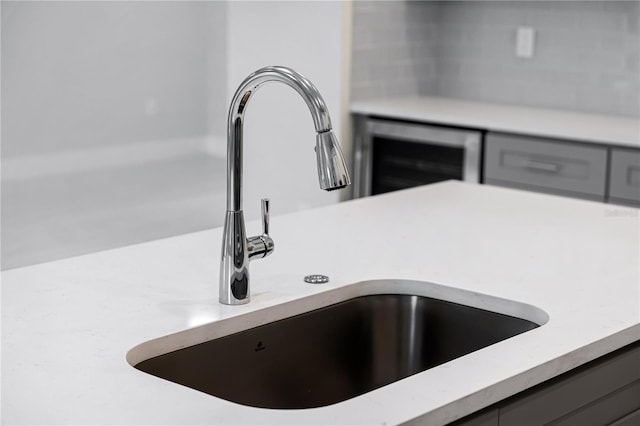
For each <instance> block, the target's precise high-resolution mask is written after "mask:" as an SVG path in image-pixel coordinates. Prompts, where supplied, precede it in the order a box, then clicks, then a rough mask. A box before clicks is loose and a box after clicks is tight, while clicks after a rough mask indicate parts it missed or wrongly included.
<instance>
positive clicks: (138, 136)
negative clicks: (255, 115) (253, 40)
mask: <svg viewBox="0 0 640 426" xmlns="http://www.w3.org/2000/svg"><path fill="white" fill-rule="evenodd" d="M1 7H2V106H3V108H2V124H3V125H2V154H3V158H5V159H6V158H7V157H23V156H32V155H45V154H49V153H59V152H65V151H73V150H86V149H94V148H101V147H104V146H113V145H126V144H130V143H132V142H141V141H156V140H162V139H184V138H189V137H193V136H203V135H205V134H206V133H207V132H208V130H209V129H210V128H211V127H212V126H213V127H216V126H217V127H220V126H219V125H216V124H215V123H214V124H213V125H212V124H211V123H210V122H209V121H208V120H209V117H208V114H207V96H212V93H219V94H222V95H219V97H224V93H225V92H226V81H224V76H225V72H226V69H225V67H224V59H225V58H224V51H222V52H216V50H215V49H221V48H222V47H224V43H223V42H220V39H219V38H220V37H224V27H223V28H222V33H220V32H219V31H218V32H217V33H216V30H218V29H220V28H219V27H220V25H219V24H220V23H224V21H225V17H226V16H225V13H224V9H225V5H224V3H211V4H208V3H201V2H7V1H3V2H2V6H1ZM216 37H218V39H216ZM216 42H218V44H219V45H220V46H217V45H216ZM220 53H221V54H222V55H220ZM207 55H210V56H207ZM208 57H209V58H210V60H209V62H207V58H208ZM216 69H219V71H218V72H217V75H218V76H220V75H221V76H222V78H216V79H212V78H211V77H210V76H211V75H212V74H213V75H216V73H215V72H212V70H213V71H215V70H216ZM216 84H217V85H218V86H215V85H216ZM220 102H223V101H222V99H221V100H220Z"/></svg>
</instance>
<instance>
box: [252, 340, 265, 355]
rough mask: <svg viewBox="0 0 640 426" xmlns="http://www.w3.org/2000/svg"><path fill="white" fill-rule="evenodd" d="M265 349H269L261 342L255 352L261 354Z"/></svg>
mask: <svg viewBox="0 0 640 426" xmlns="http://www.w3.org/2000/svg"><path fill="white" fill-rule="evenodd" d="M265 349H267V347H266V346H265V345H264V344H263V343H262V340H260V341H259V342H258V344H257V345H256V347H255V348H254V349H253V350H254V351H255V352H260V351H264V350H265Z"/></svg>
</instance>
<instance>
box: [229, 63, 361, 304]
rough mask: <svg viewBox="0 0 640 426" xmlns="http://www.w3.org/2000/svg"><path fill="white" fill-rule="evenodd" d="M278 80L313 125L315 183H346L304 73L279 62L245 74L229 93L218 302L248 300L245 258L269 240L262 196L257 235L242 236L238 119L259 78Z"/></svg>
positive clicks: (265, 249)
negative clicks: (294, 95) (294, 96)
mask: <svg viewBox="0 0 640 426" xmlns="http://www.w3.org/2000/svg"><path fill="white" fill-rule="evenodd" d="M270 81H278V82H280V83H284V84H286V85H288V86H291V87H292V88H293V89H295V91H296V92H298V94H299V95H300V96H302V98H303V99H304V101H305V102H306V103H307V106H308V107H309V110H310V111H311V117H312V118H313V124H314V126H315V128H316V132H317V135H316V158H317V166H318V179H319V180H320V188H322V189H324V190H326V191H331V190H334V189H340V188H344V187H345V186H347V185H349V184H350V183H351V180H350V179H349V173H348V172H347V166H346V164H345V162H344V157H343V156H342V151H341V150H340V145H339V144H338V140H337V139H336V136H335V135H334V134H333V131H332V130H331V129H332V127H331V119H330V118H329V110H328V109H327V105H326V104H325V102H324V99H322V96H321V95H320V93H319V92H318V89H316V87H315V86H314V85H313V83H311V82H310V81H309V80H308V79H307V78H306V77H304V76H302V75H301V74H299V73H297V72H296V71H294V70H292V69H290V68H286V67H280V66H270V67H264V68H261V69H259V70H258V71H256V72H254V73H252V74H250V75H249V76H248V77H247V78H246V79H245V80H244V81H243V82H242V83H241V84H240V86H239V87H238V90H236V93H235V94H234V95H233V99H232V101H231V106H230V108H229V116H228V122H227V213H226V217H225V220H224V234H223V237H222V259H221V261H220V303H224V304H225V305H241V304H244V303H247V302H249V262H250V261H251V260H254V259H261V258H263V257H266V256H268V255H270V254H271V253H272V252H273V249H274V243H273V240H272V239H271V237H270V236H269V200H268V199H263V200H262V221H263V222H262V223H263V232H262V235H259V236H255V237H250V238H246V230H245V226H244V216H243V213H242V124H243V121H244V113H245V111H246V107H247V103H248V102H249V99H250V98H251V96H253V94H254V93H255V92H256V91H257V90H258V88H260V86H262V85H263V84H264V83H268V82H270Z"/></svg>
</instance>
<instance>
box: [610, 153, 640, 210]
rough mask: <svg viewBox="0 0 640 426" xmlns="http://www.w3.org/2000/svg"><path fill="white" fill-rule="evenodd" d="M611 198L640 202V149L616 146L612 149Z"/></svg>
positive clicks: (612, 199) (613, 199)
mask: <svg viewBox="0 0 640 426" xmlns="http://www.w3.org/2000/svg"><path fill="white" fill-rule="evenodd" d="M609 176H610V178H609V199H610V200H611V201H614V202H615V201H622V202H624V201H628V202H631V203H636V204H640V151H638V150H633V149H623V148H614V149H612V150H611V174H610V175H609Z"/></svg>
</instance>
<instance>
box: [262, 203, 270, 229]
mask: <svg viewBox="0 0 640 426" xmlns="http://www.w3.org/2000/svg"><path fill="white" fill-rule="evenodd" d="M269 203H270V201H269V199H268V198H263V199H262V235H269Z"/></svg>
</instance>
